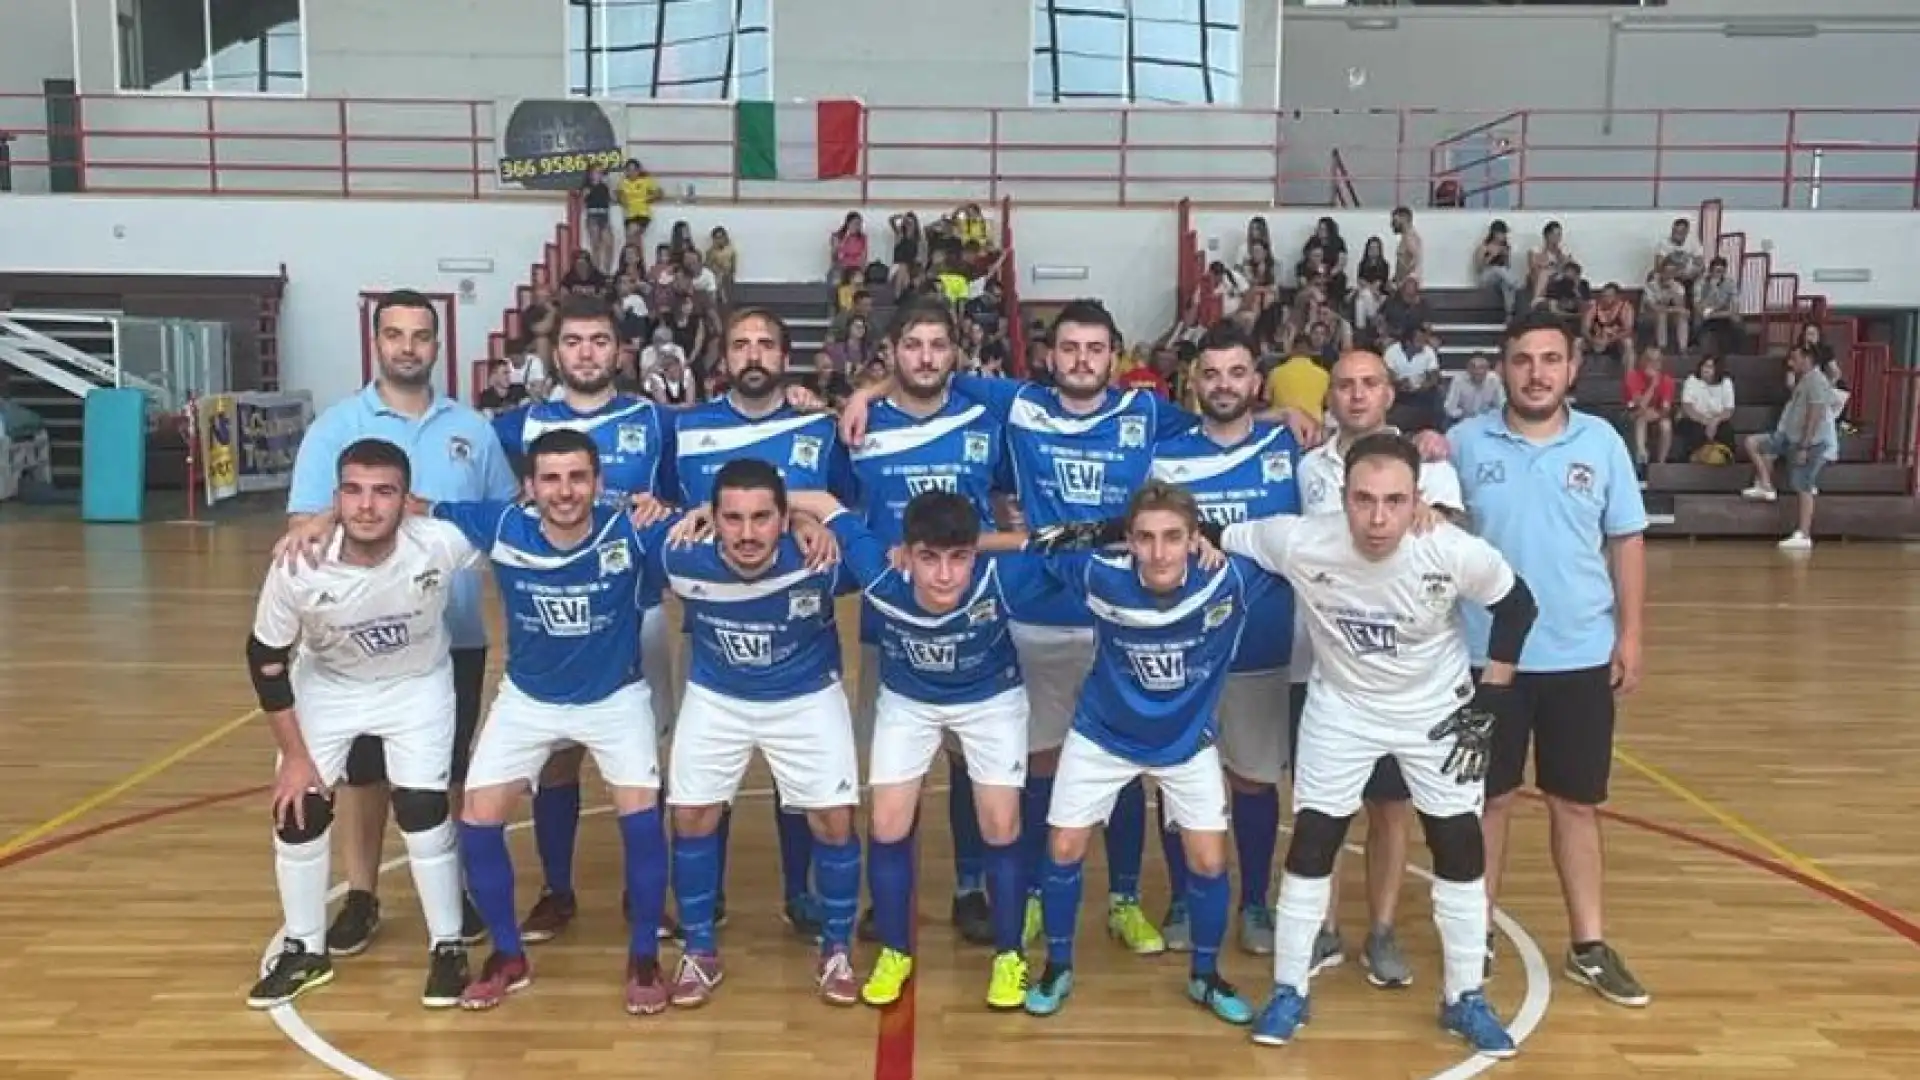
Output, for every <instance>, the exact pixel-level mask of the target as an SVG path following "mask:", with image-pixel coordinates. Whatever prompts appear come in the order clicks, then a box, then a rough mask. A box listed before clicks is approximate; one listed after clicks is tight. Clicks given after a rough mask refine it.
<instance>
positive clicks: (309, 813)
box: [273, 791, 333, 844]
mask: <svg viewBox="0 0 1920 1080" xmlns="http://www.w3.org/2000/svg"><path fill="white" fill-rule="evenodd" d="M300 809H301V811H302V812H303V813H304V814H305V816H306V819H307V823H306V824H305V825H295V824H294V823H293V815H292V814H291V813H287V814H283V815H282V816H281V818H280V820H279V821H276V822H274V825H273V835H275V836H277V837H279V838H280V842H281V843H283V844H310V843H312V842H314V841H315V840H318V839H320V838H321V837H323V836H325V835H327V830H328V829H331V828H333V800H332V799H329V798H327V797H326V796H325V795H320V794H316V793H314V792H311V791H309V792H307V793H306V795H305V796H303V797H302V799H301V807H300Z"/></svg>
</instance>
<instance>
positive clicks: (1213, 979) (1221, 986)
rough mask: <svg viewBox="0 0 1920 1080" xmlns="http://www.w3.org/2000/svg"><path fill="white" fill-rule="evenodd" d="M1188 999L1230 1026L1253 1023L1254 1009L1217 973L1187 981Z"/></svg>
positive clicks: (1197, 976) (1211, 972) (1196, 976)
mask: <svg viewBox="0 0 1920 1080" xmlns="http://www.w3.org/2000/svg"><path fill="white" fill-rule="evenodd" d="M1187 998H1188V999H1189V1000H1191V1001H1192V1002H1193V1003H1194V1004H1195V1005H1198V1006H1200V1007H1201V1008H1203V1009H1206V1010H1208V1011H1210V1012H1212V1013H1213V1015H1215V1016H1217V1017H1219V1018H1220V1019H1222V1020H1225V1021H1226V1022H1227V1023H1229V1024H1250V1023H1252V1022H1253V1007H1252V1006H1250V1005H1248V1004H1247V999H1246V998H1243V997H1241V996H1240V991H1238V990H1236V989H1234V988H1233V984H1232V983H1230V982H1228V981H1227V980H1225V979H1223V978H1221V977H1220V973H1219V972H1217V971H1210V972H1208V973H1207V974H1205V975H1195V976H1193V977H1192V978H1190V979H1188V980H1187Z"/></svg>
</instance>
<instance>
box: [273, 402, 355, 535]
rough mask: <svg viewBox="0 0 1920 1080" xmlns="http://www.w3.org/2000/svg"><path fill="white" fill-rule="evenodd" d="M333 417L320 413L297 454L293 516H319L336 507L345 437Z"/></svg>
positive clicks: (290, 504) (290, 499) (290, 494)
mask: <svg viewBox="0 0 1920 1080" xmlns="http://www.w3.org/2000/svg"><path fill="white" fill-rule="evenodd" d="M333 415H336V414H334V413H332V412H326V413H322V414H320V419H319V420H318V421H316V422H315V423H314V425H313V427H311V428H309V429H307V434H306V437H305V438H303V439H301V440H300V448H299V449H298V450H296V451H294V454H293V480H292V482H291V483H290V484H289V485H288V487H287V513H289V514H318V513H320V512H321V511H323V510H325V509H327V508H328V507H329V506H332V505H333V489H334V487H335V486H336V479H335V468H336V466H335V459H336V458H338V457H339V456H340V451H341V449H342V447H341V442H340V440H341V436H342V434H343V433H342V432H341V431H340V430H339V426H340V425H339V424H338V423H330V422H329V419H328V418H329V417H331V416H333Z"/></svg>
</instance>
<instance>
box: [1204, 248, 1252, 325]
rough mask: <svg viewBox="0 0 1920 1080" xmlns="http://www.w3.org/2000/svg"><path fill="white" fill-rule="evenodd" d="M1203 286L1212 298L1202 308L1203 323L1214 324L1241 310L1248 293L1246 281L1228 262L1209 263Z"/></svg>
mask: <svg viewBox="0 0 1920 1080" xmlns="http://www.w3.org/2000/svg"><path fill="white" fill-rule="evenodd" d="M1203 287H1204V288H1205V289H1206V290H1207V292H1208V293H1209V294H1210V298H1209V299H1208V300H1207V301H1206V302H1205V304H1204V306H1203V307H1202V309H1201V325H1203V326H1212V325H1213V324H1214V323H1216V322H1219V321H1220V320H1221V319H1224V318H1226V317H1227V316H1229V315H1232V314H1234V313H1235V312H1238V311H1239V310H1240V305H1241V298H1242V297H1243V296H1244V295H1245V293H1246V283H1245V282H1243V281H1242V280H1241V279H1240V275H1239V274H1236V273H1234V271H1233V268H1232V267H1230V266H1228V265H1227V264H1226V263H1223V262H1214V263H1210V264H1208V266H1207V279H1206V281H1205V282H1204V283H1203Z"/></svg>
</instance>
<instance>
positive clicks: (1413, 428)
mask: <svg viewBox="0 0 1920 1080" xmlns="http://www.w3.org/2000/svg"><path fill="white" fill-rule="evenodd" d="M1382 355H1383V358H1384V359H1385V360H1386V362H1387V370H1388V371H1391V372H1392V373H1393V389H1394V405H1393V414H1394V416H1395V417H1397V419H1395V420H1394V421H1393V424H1394V426H1395V427H1398V428H1400V429H1401V430H1402V431H1406V432H1417V431H1423V430H1436V431H1437V430H1439V429H1440V428H1441V427H1443V426H1444V425H1443V424H1442V423H1441V418H1442V416H1443V415H1444V413H1443V412H1442V408H1441V406H1442V405H1443V404H1444V403H1445V402H1444V400H1443V398H1442V395H1441V390H1440V352H1439V346H1438V343H1437V340H1436V339H1435V338H1434V336H1433V331H1432V330H1431V329H1429V328H1427V327H1415V328H1413V329H1411V330H1408V331H1406V332H1404V333H1402V334H1401V335H1400V339H1399V340H1398V341H1395V342H1394V343H1393V344H1391V345H1389V346H1387V351H1386V352H1385V353H1384V354H1382Z"/></svg>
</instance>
